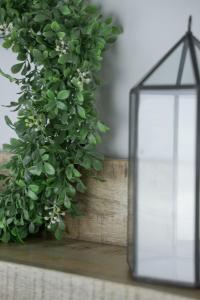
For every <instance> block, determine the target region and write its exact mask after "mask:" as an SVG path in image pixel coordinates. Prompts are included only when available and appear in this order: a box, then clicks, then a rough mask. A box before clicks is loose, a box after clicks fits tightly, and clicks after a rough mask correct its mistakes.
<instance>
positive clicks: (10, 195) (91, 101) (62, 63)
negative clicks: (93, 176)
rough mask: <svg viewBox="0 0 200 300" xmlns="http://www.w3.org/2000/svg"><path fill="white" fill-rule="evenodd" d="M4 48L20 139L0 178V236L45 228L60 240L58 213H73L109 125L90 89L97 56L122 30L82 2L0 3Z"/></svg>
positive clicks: (97, 163)
mask: <svg viewBox="0 0 200 300" xmlns="http://www.w3.org/2000/svg"><path fill="white" fill-rule="evenodd" d="M0 30H1V31H2V33H4V34H6V35H7V36H6V37H5V40H4V44H3V46H4V47H5V48H11V49H12V51H13V52H15V53H16V54H17V59H18V61H19V62H18V63H17V64H16V65H14V66H13V67H12V72H13V73H14V74H17V73H19V74H20V76H19V78H14V77H11V76H9V75H6V74H5V73H4V72H3V71H2V70H1V71H0V73H1V75H3V76H5V77H7V78H8V79H9V80H10V81H12V82H15V83H16V84H18V85H19V86H20V89H21V92H20V95H19V99H18V100H17V102H11V104H10V107H12V108H14V110H15V111H18V118H17V121H16V122H15V123H12V121H11V120H10V119H9V118H8V117H6V119H5V120H6V122H7V124H8V126H10V127H11V128H12V129H14V130H15V131H16V133H17V136H18V138H17V139H15V138H12V139H11V141H10V144H8V145H5V146H4V150H5V151H9V152H10V153H11V154H12V158H11V160H10V162H9V163H7V165H6V168H7V169H8V170H9V176H8V175H2V177H1V180H3V182H4V183H5V182H6V184H4V189H3V191H2V192H1V193H0V240H1V241H3V242H8V241H23V240H24V239H25V238H26V237H27V236H28V235H29V233H30V234H34V233H36V232H38V231H39V230H40V229H42V228H43V229H44V228H45V229H46V230H48V231H50V232H53V233H54V235H55V237H56V238H57V239H60V238H61V237H62V235H63V232H64V230H65V223H64V216H65V214H66V213H67V214H70V215H72V216H75V215H77V214H79V211H78V208H77V202H76V200H75V199H76V198H75V195H76V193H77V192H81V193H83V192H85V190H86V186H85V185H84V182H83V180H82V174H83V172H84V171H85V170H86V171H91V172H92V171H99V170H101V167H102V159H103V158H102V157H101V155H100V154H98V153H97V152H96V150H95V147H96V145H97V144H98V143H99V142H100V141H101V137H100V134H101V133H104V132H106V131H107V129H108V128H107V127H106V126H105V125H104V124H103V123H102V122H100V121H99V120H98V115H97V112H96V108H95V90H96V88H97V86H98V84H99V83H100V81H99V79H98V77H97V73H98V71H99V70H100V69H101V65H102V57H103V53H104V51H105V50H106V48H107V45H108V44H110V43H112V42H114V41H115V39H116V38H117V35H118V34H119V33H120V31H121V30H120V29H119V27H117V26H114V25H113V22H112V19H111V18H109V19H104V18H103V17H102V15H101V14H100V12H99V9H98V8H97V7H96V6H93V5H89V4H87V3H86V1H83V0H68V1H58V0H12V1H10V0H1V2H0Z"/></svg>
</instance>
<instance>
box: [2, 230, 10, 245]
mask: <svg viewBox="0 0 200 300" xmlns="http://www.w3.org/2000/svg"><path fill="white" fill-rule="evenodd" d="M1 240H2V242H4V243H8V242H9V241H10V233H9V232H4V233H3V235H2V238H1Z"/></svg>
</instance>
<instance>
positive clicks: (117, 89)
mask: <svg viewBox="0 0 200 300" xmlns="http://www.w3.org/2000/svg"><path fill="white" fill-rule="evenodd" d="M92 2H94V3H97V4H99V5H100V6H101V7H102V9H103V12H104V13H105V15H108V16H109V15H112V16H114V17H115V19H116V20H117V21H118V22H119V23H120V24H121V25H122V26H123V29H124V33H123V34H122V35H121V36H120V38H119V39H118V42H117V43H116V45H115V46H114V47H113V48H112V49H111V50H110V51H109V52H108V53H107V54H106V57H105V60H104V66H103V71H102V77H103V79H104V81H105V84H104V86H103V87H101V89H100V91H99V93H98V108H99V111H100V114H101V118H102V119H103V120H104V121H105V122H106V123H107V124H108V125H109V126H110V128H111V130H110V132H109V133H108V134H107V135H106V137H104V139H103V144H102V145H101V146H100V150H101V151H103V152H104V153H105V154H106V155H107V156H112V157H120V158H126V157H127V156H128V92H129V89H130V88H131V87H132V86H133V85H135V84H136V83H137V82H138V81H139V80H140V78H141V77H143V75H144V74H145V73H146V72H147V71H148V70H149V69H150V68H151V67H152V66H153V65H154V64H155V63H156V62H157V60H158V59H160V57H161V56H163V55H164V54H165V52H166V51H167V50H168V49H169V48H170V47H171V46H172V45H173V44H174V43H175V42H176V41H177V40H178V39H179V38H180V37H181V36H182V35H183V34H184V32H185V31H186V28H187V19H188V16H189V15H190V14H191V15H193V32H194V34H195V35H197V36H198V37H199V38H200V1H199V0H167V1H166V0H124V1H121V0H92ZM14 60H15V58H14V56H13V55H11V54H10V53H8V52H7V51H6V50H3V49H2V48H0V67H1V68H3V69H4V70H7V69H8V67H10V66H11V65H12V64H13V63H14ZM16 91H17V90H16V87H13V86H12V85H11V84H9V83H8V82H7V81H6V80H5V79H2V78H0V92H1V93H0V104H7V103H9V101H10V100H14V99H15V98H16ZM5 114H6V110H5V109H2V108H1V109H0V147H1V145H2V144H3V143H5V142H7V141H8V140H9V138H10V136H12V135H13V133H12V132H11V131H10V130H9V129H8V128H7V127H6V126H5V125H4V121H3V116H4V115H5ZM12 118H14V116H13V117H12Z"/></svg>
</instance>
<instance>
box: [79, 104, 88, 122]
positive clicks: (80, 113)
mask: <svg viewBox="0 0 200 300" xmlns="http://www.w3.org/2000/svg"><path fill="white" fill-rule="evenodd" d="M77 111H78V114H79V116H80V117H81V118H82V119H85V118H86V114H85V109H84V108H83V107H82V106H80V105H79V106H78V107H77Z"/></svg>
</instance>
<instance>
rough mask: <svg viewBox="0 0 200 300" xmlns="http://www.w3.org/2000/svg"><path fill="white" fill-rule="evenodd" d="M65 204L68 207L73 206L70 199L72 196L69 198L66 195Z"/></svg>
mask: <svg viewBox="0 0 200 300" xmlns="http://www.w3.org/2000/svg"><path fill="white" fill-rule="evenodd" d="M64 206H65V207H66V208H67V209H69V208H71V206H72V203H71V200H70V198H68V197H67V196H66V197H65V200H64Z"/></svg>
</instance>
